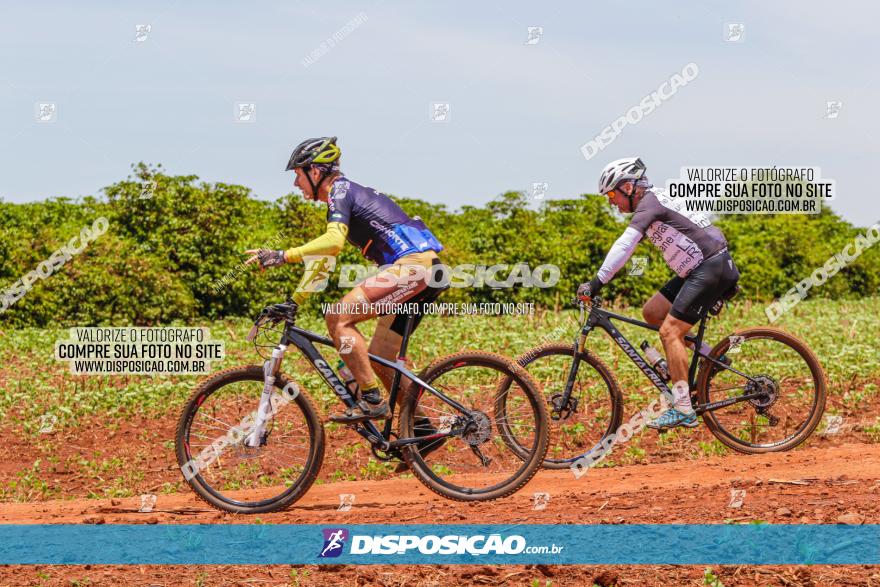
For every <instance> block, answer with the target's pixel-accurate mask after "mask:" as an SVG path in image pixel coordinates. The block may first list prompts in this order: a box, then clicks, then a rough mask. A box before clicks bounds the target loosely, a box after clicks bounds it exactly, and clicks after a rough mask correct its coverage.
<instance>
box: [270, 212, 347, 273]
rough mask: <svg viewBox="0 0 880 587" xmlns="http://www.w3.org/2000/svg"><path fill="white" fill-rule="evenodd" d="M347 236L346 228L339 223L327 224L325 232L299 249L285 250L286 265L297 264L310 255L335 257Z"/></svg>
mask: <svg viewBox="0 0 880 587" xmlns="http://www.w3.org/2000/svg"><path fill="white" fill-rule="evenodd" d="M346 236H348V226H346V225H345V224H342V223H341V222H330V223H328V224H327V232H325V233H324V234H322V235H321V236H319V237H318V238H316V239H315V240H312V241H309V242H307V243H306V244H304V245H302V246H301V247H294V248H292V249H287V250H286V251H285V252H284V260H285V261H287V262H288V263H298V262H299V261H302V259H303V257H308V256H310V255H329V256H331V257H335V256H336V255H338V254H339V251H341V250H342V247H344V246H345V237H346Z"/></svg>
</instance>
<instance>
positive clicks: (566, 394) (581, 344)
mask: <svg viewBox="0 0 880 587" xmlns="http://www.w3.org/2000/svg"><path fill="white" fill-rule="evenodd" d="M592 329H593V326H592V325H590V324H587V325H585V326H584V327H583V328H582V329H581V331H580V333H578V336H577V338H576V339H575V341H574V344H573V345H572V350H573V351H574V353H573V354H574V357H573V359H574V360H573V361H572V362H571V367H570V368H569V370H568V380H567V381H566V382H565V390H564V391H563V392H562V401H561V402H559V406H553V411H552V415H554V416H556V419H558V418H559V417H560V415H561V410H562V409H563V408H564V407H566V406H567V405H568V402H569V400H571V392H572V390H573V389H574V382H575V379H576V378H577V372H578V367H579V366H580V364H581V353H583V352H584V351H585V350H586V344H587V335H588V334H589V333H590V331H591V330H592Z"/></svg>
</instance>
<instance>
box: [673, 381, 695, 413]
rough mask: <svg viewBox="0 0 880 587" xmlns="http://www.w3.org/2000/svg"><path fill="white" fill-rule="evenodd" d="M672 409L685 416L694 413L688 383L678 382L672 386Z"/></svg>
mask: <svg viewBox="0 0 880 587" xmlns="http://www.w3.org/2000/svg"><path fill="white" fill-rule="evenodd" d="M672 407H674V408H675V409H676V410H678V411H679V412H683V413H685V414H689V413H691V412H693V411H694V408H693V406H691V392H690V389H689V388H688V384H687V381H676V382H675V385H673V386H672Z"/></svg>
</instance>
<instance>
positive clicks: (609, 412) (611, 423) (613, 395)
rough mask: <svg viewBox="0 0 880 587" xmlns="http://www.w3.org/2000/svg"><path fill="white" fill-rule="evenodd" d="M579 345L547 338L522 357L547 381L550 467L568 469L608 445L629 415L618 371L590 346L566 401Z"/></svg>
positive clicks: (581, 357)
mask: <svg viewBox="0 0 880 587" xmlns="http://www.w3.org/2000/svg"><path fill="white" fill-rule="evenodd" d="M574 353H575V348H574V345H572V344H566V343H562V342H552V343H547V344H544V345H541V346H538V347H535V348H533V349H531V350H529V351H527V352H525V353H523V354H522V355H521V356H520V357H519V358H518V359H517V360H516V362H517V363H518V364H519V365H521V366H523V367H525V368H526V369H527V370H528V372H529V375H531V376H532V377H533V378H534V379H535V380H536V381H537V382H538V384H539V385H540V386H541V389H542V390H543V392H544V398H545V401H546V402H547V404H548V406H549V407H548V408H547V410H548V415H549V417H550V420H549V424H550V426H549V428H550V447H549V448H548V449H547V457H546V458H545V459H544V467H545V468H547V469H567V468H569V467H570V466H571V464H572V463H574V462H575V461H577V460H578V459H580V458H582V457H583V456H584V455H586V454H589V453H590V452H591V451H593V450H595V449H596V448H598V447H599V446H600V445H601V444H602V440H603V439H604V438H605V437H606V436H608V435H609V434H611V433H613V432H616V431H617V429H618V428H619V427H620V424H621V422H622V420H623V395H622V394H621V392H620V386H619V385H618V383H617V380H616V379H615V378H614V374H613V373H612V372H611V370H610V369H609V368H608V366H607V365H605V363H603V362H602V361H601V360H600V359H599V357H597V356H596V355H594V354H593V353H591V352H590V351H584V352H582V353H580V355H579V361H580V362H579V364H578V371H577V373H576V374H575V379H574V384H573V387H572V390H571V395H570V396H569V400H568V402H567V403H565V404H563V401H562V400H563V396H564V392H565V386H566V384H567V382H568V376H569V372H570V370H571V365H572V362H573V361H574ZM508 440H509V441H510V442H511V443H515V439H514V438H512V437H510V438H509V439H508Z"/></svg>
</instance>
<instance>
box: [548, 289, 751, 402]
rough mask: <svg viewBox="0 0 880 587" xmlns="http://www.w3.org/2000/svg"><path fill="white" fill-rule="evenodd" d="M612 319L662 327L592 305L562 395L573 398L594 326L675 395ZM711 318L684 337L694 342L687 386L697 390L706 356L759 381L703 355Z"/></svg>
mask: <svg viewBox="0 0 880 587" xmlns="http://www.w3.org/2000/svg"><path fill="white" fill-rule="evenodd" d="M611 320H620V321H621V322H626V323H627V324H632V325H633V326H639V327H641V328H646V329H648V330H653V331H655V332H657V331H659V330H660V328H659V327H657V326H653V325H651V324H648V323H647V322H642V321H641V320H636V319H635V318H630V317H628V316H622V315H620V314H615V313H614V312H609V311H608V310H603V309H602V308H601V307H599V305H598V304H594V305H593V306H591V308H590V314H589V316H587V320H586V321H585V322H584V325H583V328H582V329H581V332H580V333H579V335H578V338H577V340H575V350H576V351H579V352H575V353H574V361H572V364H571V369H570V371H569V374H568V381H567V382H566V384H565V391H564V392H563V398H565V400H566V401H567V400H568V398H569V397H571V391H572V389H573V387H574V381H575V378H576V376H577V370H578V365H579V364H580V360H581V359H580V353H581V352H583V351H584V348H585V344H586V338H587V335H588V334H589V333H590V331H591V330H593V328H595V327H597V326H598V327H599V328H601V329H602V330H604V331H605V332H606V333H608V335H609V336H610V337H611V338H612V339H613V340H614V342H616V343H617V346H619V347H620V348H621V350H623V352H624V353H625V354H626V356H627V357H629V358H630V360H631V361H632V362H633V363H635V364H636V367H638V368H639V369H640V370H641V372H642V373H644V374H645V376H646V377H647V378H648V379H649V380H650V381H651V383H653V384H654V387H656V388H657V389H659V390H660V392H661V393H668V394H670V396H671V394H672V390H670V389H669V386H668V385H667V384H666V382H665V381H664V380H663V379H662V378H661V377H660V375H658V374H657V372H656V371H655V370H654V369H653V368H652V367H651V365H649V364H648V362H647V361H646V360H645V359H644V358H643V357H642V355H640V354H639V352H638V351H637V350H636V348H635V347H634V346H633V345H632V344H630V342H629V341H628V340H627V339H626V337H625V336H623V334H621V332H620V331H619V330H618V329H617V328H616V327H615V326H614V324H613V323H612V322H611ZM707 320H708V316H705V315H704V316H703V317H702V318H700V325H699V328H698V329H697V334H696V335H693V334H688V335H685V337H684V338H685V340H687V341H688V342H691V343H693V345H694V349H693V353H694V354H693V357H692V358H691V364H690V368H689V369H688V386H689V388H690V389H694V388H695V387H696V385H695V379H694V378H695V376H696V372H697V365H698V363H699V358H700V357H703V358H705V359H707V360H709V361H711V362H712V363H715V364H716V365H718V366H719V367H720V368H722V369H726V370H728V371H732V372H734V373H736V374H737V375H739V376H741V377H744V378H746V379H748V380H749V381H752V382H753V383H757V381H755V380H754V379H753V378H752V377H749V376H748V375H746V374H745V373H741V372H740V371H738V370H736V369H734V368H733V367H730V366H728V365H725V364H724V363H722V362H721V361H719V360H717V359H713V358H712V357H710V356H709V355H705V354H703V351H702V349H701V348H700V347H701V346H702V343H703V335H704V334H705V332H706V322H707ZM764 395H765V394H762V393H760V392H755V393H748V394H744V395H741V396H739V397H736V398H729V399H725V400H719V401H717V402H712V403H708V404H697V405H695V406H694V411H696V412H697V413H698V414H702V413H703V412H711V411H713V410H717V409H719V408H723V407H726V406H729V405H733V404H735V403H739V402H744V401H748V400H751V399H757V398H760V397H764Z"/></svg>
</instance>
